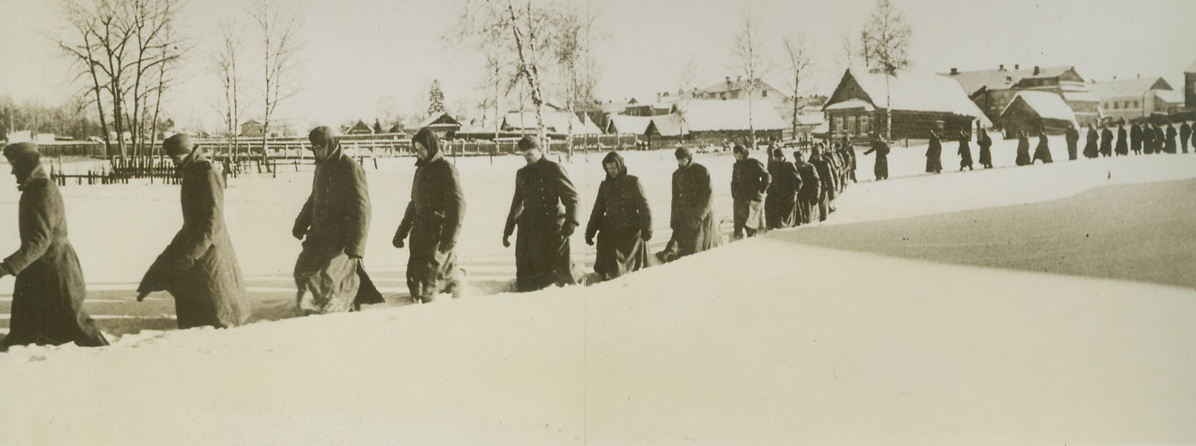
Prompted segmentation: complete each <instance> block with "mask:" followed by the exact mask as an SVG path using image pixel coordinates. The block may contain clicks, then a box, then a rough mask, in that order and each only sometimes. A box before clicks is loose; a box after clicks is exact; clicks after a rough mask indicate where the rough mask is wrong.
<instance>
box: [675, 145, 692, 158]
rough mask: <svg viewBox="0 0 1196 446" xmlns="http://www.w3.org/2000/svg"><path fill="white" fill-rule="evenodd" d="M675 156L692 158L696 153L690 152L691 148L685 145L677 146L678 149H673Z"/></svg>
mask: <svg viewBox="0 0 1196 446" xmlns="http://www.w3.org/2000/svg"><path fill="white" fill-rule="evenodd" d="M673 156H674V157H676V158H677V159H690V158H693V157H694V155H693V154H692V153H690V152H689V149H687V148H685V147H677V150H674V151H673Z"/></svg>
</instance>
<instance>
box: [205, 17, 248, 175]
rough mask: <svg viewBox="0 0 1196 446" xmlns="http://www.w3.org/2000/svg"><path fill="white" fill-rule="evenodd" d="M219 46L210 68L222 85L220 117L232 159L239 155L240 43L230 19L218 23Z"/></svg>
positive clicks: (234, 25)
mask: <svg viewBox="0 0 1196 446" xmlns="http://www.w3.org/2000/svg"><path fill="white" fill-rule="evenodd" d="M220 37H221V46H220V48H219V49H218V50H217V52H216V53H215V55H214V56H213V58H212V68H213V70H214V72H215V74H216V75H217V76H218V77H219V78H220V85H221V86H223V87H224V98H223V100H222V103H221V104H220V105H221V110H220V111H221V118H223V120H224V129H225V135H226V136H227V137H228V138H230V142H231V147H230V148H229V150H228V155H229V156H230V157H232V158H233V159H234V160H235V159H236V158H237V156H238V155H239V153H238V149H237V148H238V146H239V142H240V133H241V132H240V131H239V129H238V128H237V126H238V125H239V124H240V123H241V116H240V115H241V95H240V85H239V84H240V76H239V75H238V74H237V61H238V60H239V59H240V54H241V48H242V43H241V39H240V36H239V34H238V32H237V25H236V24H235V23H234V22H233V21H232V20H231V19H228V20H225V21H223V22H221V24H220Z"/></svg>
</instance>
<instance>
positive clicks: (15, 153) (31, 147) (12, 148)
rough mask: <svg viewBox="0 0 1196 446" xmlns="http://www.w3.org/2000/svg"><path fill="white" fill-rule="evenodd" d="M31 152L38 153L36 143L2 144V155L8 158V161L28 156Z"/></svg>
mask: <svg viewBox="0 0 1196 446" xmlns="http://www.w3.org/2000/svg"><path fill="white" fill-rule="evenodd" d="M31 154H32V155H37V154H38V152H37V143H32V142H18V143H12V144H9V145H7V146H4V157H5V158H8V161H9V162H12V161H13V160H15V159H21V158H25V157H28V156H29V155H31Z"/></svg>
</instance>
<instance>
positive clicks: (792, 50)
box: [783, 34, 811, 138]
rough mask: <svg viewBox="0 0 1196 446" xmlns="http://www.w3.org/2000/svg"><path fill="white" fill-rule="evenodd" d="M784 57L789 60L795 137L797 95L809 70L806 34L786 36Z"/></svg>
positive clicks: (794, 134) (799, 94)
mask: <svg viewBox="0 0 1196 446" xmlns="http://www.w3.org/2000/svg"><path fill="white" fill-rule="evenodd" d="M783 43H784V47H785V55H786V56H787V57H786V59H788V61H789V70H790V72H789V74H790V75H791V76H792V79H793V84H792V87H793V89H792V90H791V91H792V92H793V95H792V99H793V122H792V125H793V136H794V137H795V138H796V137H797V110H798V97H800V96H801V90H800V88H801V81H802V80H803V79H805V78H806V77H807V76H809V70H810V64H811V62H810V56H809V52H810V51H809V49H808V48H806V36H805V35H802V34H798V35H796V36H793V35H791V36H786V37H785V39H784V41H783Z"/></svg>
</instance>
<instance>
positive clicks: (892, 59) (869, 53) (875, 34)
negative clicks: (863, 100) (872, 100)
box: [860, 0, 913, 139]
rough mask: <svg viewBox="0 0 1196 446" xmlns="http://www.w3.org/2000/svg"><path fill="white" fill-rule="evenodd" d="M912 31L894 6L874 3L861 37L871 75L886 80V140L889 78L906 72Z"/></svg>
mask: <svg viewBox="0 0 1196 446" xmlns="http://www.w3.org/2000/svg"><path fill="white" fill-rule="evenodd" d="M912 36H913V29H912V28H910V26H909V24H907V23H906V22H905V16H904V14H903V13H902V12H901V11H900V10H898V9H897V8H896V7H894V6H893V2H892V0H876V10H874V11H873V12H872V15H871V16H869V17H868V23H867V25H865V28H864V30H863V31H862V32H861V33H860V44H861V46H862V55H863V56H864V61H865V63H867V65H868V70H869V71H870V72H872V73H881V74H883V75H884V76H885V105H886V107H885V108H886V109H885V139H891V138H892V136H893V109H892V102H891V101H892V96H893V95H892V92H891V91H890V85H889V78H890V77H896V76H897V72H899V71H901V70H904V69H905V68H908V67H909V65H910V63H911V61H910V58H909V52H908V50H909V41H910V38H911V37H912Z"/></svg>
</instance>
